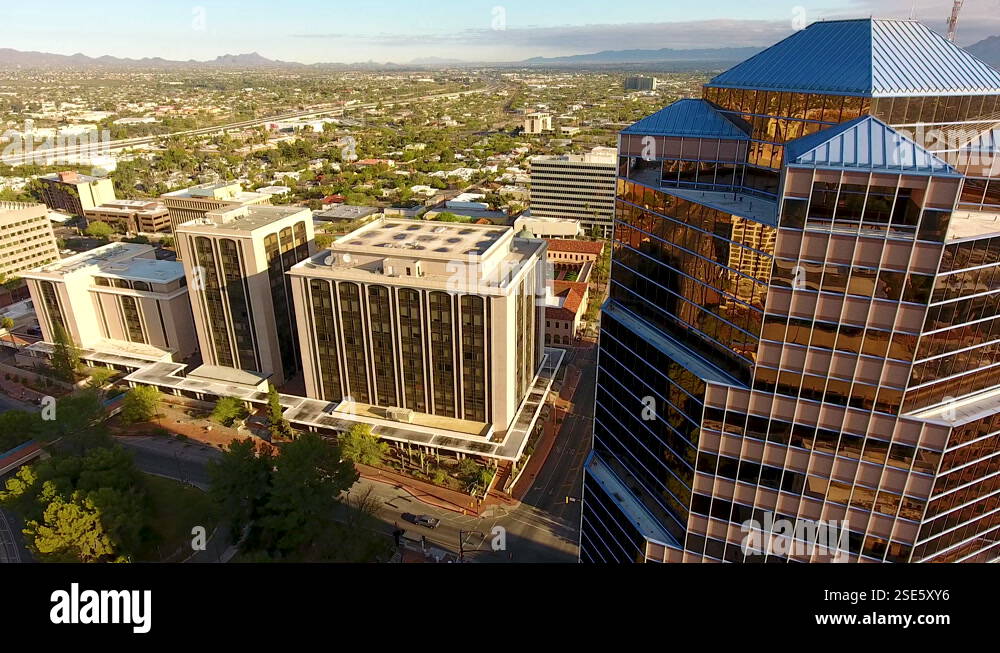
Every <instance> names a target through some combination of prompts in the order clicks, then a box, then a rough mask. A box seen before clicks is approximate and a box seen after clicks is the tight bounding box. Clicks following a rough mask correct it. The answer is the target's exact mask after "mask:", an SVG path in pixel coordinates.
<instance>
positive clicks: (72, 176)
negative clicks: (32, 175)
mask: <svg viewBox="0 0 1000 653" xmlns="http://www.w3.org/2000/svg"><path fill="white" fill-rule="evenodd" d="M38 181H39V182H41V184H42V199H43V200H44V201H45V204H46V205H47V206H48V207H49V208H50V209H58V210H60V211H65V212H66V213H70V214H72V215H75V216H79V217H83V215H84V213H85V212H86V211H87V210H89V209H92V208H94V207H95V206H100V205H102V204H104V203H105V202H110V201H112V200H114V199H115V185H114V182H112V181H111V179H109V178H107V177H92V176H91V175H82V174H80V173H79V172H74V171H72V170H68V171H66V172H53V173H52V174H49V175H42V176H41V177H39V178H38Z"/></svg>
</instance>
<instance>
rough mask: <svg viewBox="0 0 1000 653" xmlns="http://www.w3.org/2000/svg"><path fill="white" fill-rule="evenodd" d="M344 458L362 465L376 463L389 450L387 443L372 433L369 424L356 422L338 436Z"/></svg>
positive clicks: (378, 462) (379, 461)
mask: <svg viewBox="0 0 1000 653" xmlns="http://www.w3.org/2000/svg"><path fill="white" fill-rule="evenodd" d="M340 447H341V450H342V451H343V454H344V458H347V459H348V460H350V461H352V462H355V463H361V464H362V465H378V464H380V463H381V462H382V459H383V458H385V454H386V453H387V452H388V451H389V445H388V444H386V443H385V442H381V441H379V439H378V438H377V437H376V436H375V434H374V433H372V427H371V425H370V424H361V423H357V424H354V425H353V426H351V428H350V429H348V431H347V432H346V433H344V434H343V435H341V436H340Z"/></svg>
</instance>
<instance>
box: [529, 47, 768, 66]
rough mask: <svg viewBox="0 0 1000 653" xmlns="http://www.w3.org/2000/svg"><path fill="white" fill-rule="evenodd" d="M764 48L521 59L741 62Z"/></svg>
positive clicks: (537, 62)
mask: <svg viewBox="0 0 1000 653" xmlns="http://www.w3.org/2000/svg"><path fill="white" fill-rule="evenodd" d="M761 50H763V48H705V49H699V50H673V49H671V48H662V49H660V50H604V51H602V52H595V53H593V54H574V55H569V56H565V57H532V58H531V59H525V60H524V61H522V62H520V63H523V64H525V65H529V66H537V65H580V66H585V65H588V64H615V63H630V64H631V63H660V62H663V63H670V62H676V61H711V62H717V61H743V60H744V59H746V58H748V57H752V56H753V55H755V54H757V53H758V52H760V51H761Z"/></svg>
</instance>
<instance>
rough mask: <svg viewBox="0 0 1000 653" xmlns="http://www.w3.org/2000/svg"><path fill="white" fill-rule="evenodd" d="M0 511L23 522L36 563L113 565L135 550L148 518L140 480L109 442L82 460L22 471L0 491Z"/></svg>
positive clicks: (66, 457)
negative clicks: (14, 514) (9, 512)
mask: <svg viewBox="0 0 1000 653" xmlns="http://www.w3.org/2000/svg"><path fill="white" fill-rule="evenodd" d="M0 505H3V506H5V507H8V508H10V509H12V510H15V511H16V512H18V513H19V514H21V515H22V516H23V517H24V519H25V524H26V529H25V534H26V535H28V537H29V539H28V545H29V547H30V548H31V549H32V550H33V551H34V552H35V553H36V554H37V555H38V556H39V558H41V559H42V560H52V561H57V562H67V561H76V562H96V561H105V560H113V559H118V556H119V554H121V555H127V554H128V553H130V552H132V551H135V550H137V549H138V547H139V546H140V544H141V541H142V537H143V532H144V529H145V527H146V525H147V521H148V517H149V514H150V510H149V503H148V499H147V496H146V492H145V488H144V486H143V482H142V475H141V474H140V473H139V470H138V469H137V468H136V467H135V465H134V463H133V462H132V457H131V455H130V454H129V453H128V452H127V451H126V450H125V449H124V448H123V447H121V446H120V445H118V444H116V443H114V442H113V441H111V440H106V441H105V443H104V446H98V447H95V448H92V449H90V450H88V451H87V452H86V453H85V454H84V455H72V454H67V453H57V454H56V455H54V456H52V457H51V458H48V459H46V460H43V461H40V462H37V463H35V464H34V465H30V466H24V467H22V468H21V469H19V470H18V472H17V474H16V475H15V476H14V477H13V478H10V479H8V480H7V483H6V484H5V487H4V490H3V491H0Z"/></svg>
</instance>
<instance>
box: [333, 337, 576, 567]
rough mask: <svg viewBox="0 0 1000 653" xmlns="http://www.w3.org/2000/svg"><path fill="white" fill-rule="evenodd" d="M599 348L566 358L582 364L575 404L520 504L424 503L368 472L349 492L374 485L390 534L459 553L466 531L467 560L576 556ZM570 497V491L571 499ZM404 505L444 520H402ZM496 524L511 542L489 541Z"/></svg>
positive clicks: (568, 558) (538, 559)
mask: <svg viewBox="0 0 1000 653" xmlns="http://www.w3.org/2000/svg"><path fill="white" fill-rule="evenodd" d="M595 356H596V348H594V347H589V348H586V349H573V350H571V351H570V354H569V356H568V358H567V361H568V363H569V364H574V365H577V366H578V367H580V368H581V371H582V375H581V377H580V381H579V384H578V385H577V388H576V392H575V394H574V402H575V405H574V412H571V413H569V414H568V415H567V416H566V418H565V420H564V421H563V424H562V428H561V430H560V432H559V435H558V436H557V439H556V443H555V445H554V446H553V448H552V450H551V451H550V452H549V455H548V457H547V459H546V461H545V464H544V466H543V467H542V469H541V471H540V472H539V473H538V476H537V477H536V478H535V479H534V481H533V482H532V484H531V487H530V489H529V490H528V492H527V493H526V494H525V496H524V498H523V500H522V502H521V504H520V505H519V506H517V507H516V508H509V507H507V506H502V505H494V506H491V507H489V508H487V509H486V511H485V512H484V514H483V515H482V516H481V517H473V516H466V515H460V514H457V513H455V512H453V511H450V510H445V509H443V508H437V507H435V506H430V505H427V504H425V503H421V502H419V501H417V500H416V499H414V498H413V497H412V496H411V495H410V494H409V493H408V492H407V491H406V490H403V489H399V488H397V487H395V486H393V485H390V484H387V483H381V482H378V481H372V480H367V479H361V480H360V481H359V482H358V483H357V484H356V485H355V486H354V487H353V488H352V491H351V496H352V497H357V496H359V495H363V494H364V493H365V492H366V491H367V490H368V489H369V488H371V490H372V492H373V493H374V494H375V496H377V497H378V498H379V499H380V500H381V501H382V509H381V510H380V511H379V514H378V516H379V518H380V519H381V520H382V530H383V531H384V532H385V533H387V534H391V533H392V531H393V529H394V528H395V526H394V525H398V527H399V528H402V529H403V530H405V531H406V537H408V538H410V539H416V540H419V539H420V537H421V536H425V537H426V538H427V542H428V545H429V546H434V547H438V548H441V549H444V550H446V551H448V552H451V553H455V554H458V553H459V537H460V533H461V537H462V539H463V541H464V548H465V558H466V560H473V561H477V562H568V563H572V562H576V561H577V555H578V543H579V528H580V503H579V501H578V499H579V498H580V495H581V493H582V484H583V475H582V468H583V462H584V460H585V459H586V457H587V453H588V450H589V448H590V441H591V431H592V428H591V423H592V420H593V396H594V388H595V380H596V378H595V374H596V367H595V360H594V357H595ZM521 482H524V480H523V479H522V481H521ZM567 497H569V498H570V499H571V500H570V501H569V502H567ZM573 499H576V501H574V500H573ZM403 513H412V514H417V515H421V514H423V515H430V516H432V517H436V518H438V519H440V520H441V524H440V525H439V526H438V527H437V528H435V529H433V530H432V529H428V528H424V527H422V526H415V525H413V524H410V523H408V522H406V521H404V520H403V518H402V514H403ZM497 526H500V527H502V528H503V529H505V535H506V550H500V551H494V550H493V549H492V546H491V543H492V542H493V540H494V537H495V535H494V531H493V529H494V528H495V527H497Z"/></svg>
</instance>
